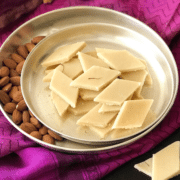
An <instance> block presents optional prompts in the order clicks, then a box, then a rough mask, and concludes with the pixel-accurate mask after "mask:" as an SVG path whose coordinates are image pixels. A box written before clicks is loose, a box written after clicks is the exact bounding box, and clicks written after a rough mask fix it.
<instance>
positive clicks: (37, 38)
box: [31, 36, 46, 44]
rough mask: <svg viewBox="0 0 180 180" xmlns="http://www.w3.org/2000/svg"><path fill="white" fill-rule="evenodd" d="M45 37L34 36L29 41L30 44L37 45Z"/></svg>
mask: <svg viewBox="0 0 180 180" xmlns="http://www.w3.org/2000/svg"><path fill="white" fill-rule="evenodd" d="M45 37H46V36H36V37H34V38H33V39H32V40H31V42H32V43H33V44H37V43H39V42H40V41H41V40H42V39H44V38H45Z"/></svg>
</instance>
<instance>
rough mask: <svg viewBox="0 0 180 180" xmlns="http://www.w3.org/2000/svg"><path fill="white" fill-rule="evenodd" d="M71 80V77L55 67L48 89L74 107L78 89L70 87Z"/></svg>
mask: <svg viewBox="0 0 180 180" xmlns="http://www.w3.org/2000/svg"><path fill="white" fill-rule="evenodd" d="M71 82H72V79H71V78H69V77H68V76H66V75H65V74H63V73H62V72H61V71H59V70H58V69H55V71H54V74H53V76H52V79H51V83H50V89H51V90H52V91H54V92H55V93H56V94H58V95H59V96H60V97H61V98H62V99H64V100H65V101H66V102H67V103H68V104H70V105H71V106H72V107H74V108H75V107H76V103H77V99H78V94H79V90H78V88H75V87H71V86H70V83H71Z"/></svg>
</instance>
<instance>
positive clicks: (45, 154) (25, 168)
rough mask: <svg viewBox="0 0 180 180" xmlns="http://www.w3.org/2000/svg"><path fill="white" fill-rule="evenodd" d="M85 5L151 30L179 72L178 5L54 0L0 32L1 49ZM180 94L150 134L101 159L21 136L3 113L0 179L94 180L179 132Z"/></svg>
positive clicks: (173, 1) (166, 0)
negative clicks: (48, 15)
mask: <svg viewBox="0 0 180 180" xmlns="http://www.w3.org/2000/svg"><path fill="white" fill-rule="evenodd" d="M76 5H87V6H99V7H106V8H111V9H114V10H117V11H120V12H124V13H126V14H129V15H131V16H133V17H135V18H137V19H139V20H141V21H143V22H144V23H146V24H147V25H148V26H150V27H151V28H153V29H154V30H155V31H156V32H157V33H158V34H159V35H160V36H161V37H162V38H163V39H164V40H165V41H166V43H167V44H168V45H169V47H170V48H171V50H172V53H173V55H174V57H175V60H176V63H177V66H178V69H179V68H180V53H179V52H180V34H179V30H180V3H179V0H154V1H147V0H106V1H103V0H71V1H70V0H54V2H53V3H52V4H46V5H45V4H41V5H40V6H38V7H37V8H36V9H35V10H34V11H32V12H31V13H29V14H27V15H26V16H25V17H21V18H20V19H19V20H16V22H15V23H13V24H12V26H11V27H6V28H5V29H3V30H2V31H0V35H1V36H0V45H1V44H2V43H3V42H4V40H5V39H6V38H7V37H8V35H9V34H10V33H11V32H12V31H13V30H14V29H15V28H17V27H18V26H19V25H21V24H22V23H24V22H26V21H27V20H29V19H31V18H33V17H35V16H37V15H39V14H42V13H45V12H48V11H51V10H54V9H58V8H62V7H68V6H76ZM179 112H180V94H179V92H178V95H177V98H176V101H175V103H174V105H173V107H172V109H171V110H170V112H169V113H168V115H167V116H166V117H165V119H164V120H163V121H162V123H161V124H159V125H158V126H157V127H156V128H155V129H154V130H153V131H152V132H150V133H149V134H147V135H146V136H145V137H143V138H141V139H140V140H138V141H136V142H135V143H133V144H131V145H129V146H127V147H124V148H122V149H116V150H111V151H109V152H106V153H97V154H84V155H76V154H65V153H61V152H57V151H52V150H49V149H46V148H44V147H41V146H39V145H37V144H36V143H35V142H32V141H31V140H30V139H28V138H27V137H25V136H23V135H22V134H21V133H20V132H18V131H17V130H16V129H15V128H14V127H13V126H12V125H10V123H9V122H8V121H7V120H6V119H5V118H4V117H3V115H2V114H0V157H1V158H0V179H13V180H14V179H70V180H71V179H78V180H81V179H85V180H90V179H93V180H96V179H101V178H102V177H103V176H105V175H106V174H108V173H109V172H111V171H112V170H114V169H115V168H117V167H119V166H121V165H122V164H124V163H126V162H127V161H129V160H131V159H132V158H135V157H138V156H139V155H142V154H144V153H146V152H147V151H149V150H150V149H152V148H154V147H155V146H156V145H157V144H159V143H160V142H161V141H162V140H164V139H165V138H167V137H168V136H169V135H170V134H172V133H173V132H174V131H175V130H176V129H177V128H179V127H180V115H179Z"/></svg>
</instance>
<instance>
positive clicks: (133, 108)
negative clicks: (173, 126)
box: [113, 99, 153, 129]
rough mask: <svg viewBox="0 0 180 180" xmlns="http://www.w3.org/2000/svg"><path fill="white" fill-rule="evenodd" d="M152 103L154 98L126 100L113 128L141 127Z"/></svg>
mask: <svg viewBox="0 0 180 180" xmlns="http://www.w3.org/2000/svg"><path fill="white" fill-rule="evenodd" d="M152 103H153V99H143V100H129V101H125V102H124V103H123V105H122V107H121V110H120V112H119V114H118V115H117V117H116V120H115V122H114V125H113V129H117V128H125V129H132V128H137V127H141V126H142V124H143V122H144V120H145V118H146V116H147V114H148V112H149V110H150V108H151V105H152Z"/></svg>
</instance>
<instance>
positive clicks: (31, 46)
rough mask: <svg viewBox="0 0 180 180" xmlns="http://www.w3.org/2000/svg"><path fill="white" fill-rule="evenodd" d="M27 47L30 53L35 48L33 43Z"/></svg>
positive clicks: (27, 44)
mask: <svg viewBox="0 0 180 180" xmlns="http://www.w3.org/2000/svg"><path fill="white" fill-rule="evenodd" d="M25 46H26V48H27V50H28V51H29V52H31V51H32V50H33V48H34V47H35V45H34V44H33V43H26V44H25Z"/></svg>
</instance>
